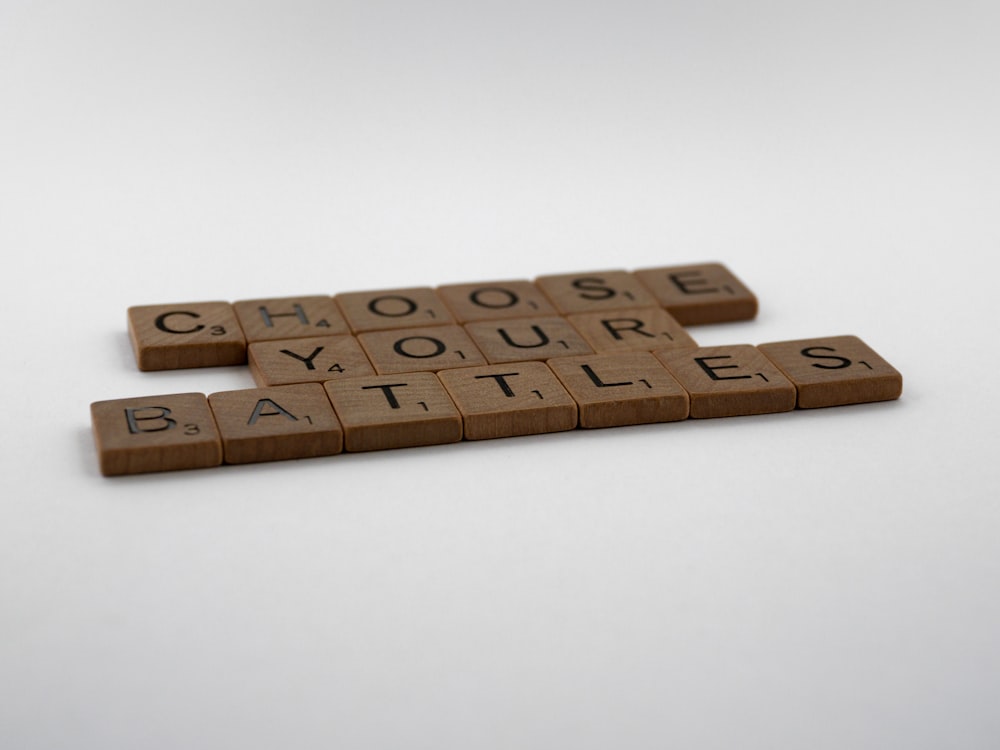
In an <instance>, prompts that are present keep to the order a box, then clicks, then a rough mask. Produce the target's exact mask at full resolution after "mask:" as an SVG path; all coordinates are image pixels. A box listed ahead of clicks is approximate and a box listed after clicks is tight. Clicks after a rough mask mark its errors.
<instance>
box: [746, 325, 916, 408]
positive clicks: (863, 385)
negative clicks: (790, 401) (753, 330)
mask: <svg viewBox="0 0 1000 750" xmlns="http://www.w3.org/2000/svg"><path fill="white" fill-rule="evenodd" d="M757 348H758V349H760V351H761V352H763V353H764V356H765V357H767V358H768V359H770V360H771V361H772V362H774V364H775V365H777V366H778V368H779V369H780V370H781V371H782V372H783V373H785V375H787V376H788V379H789V380H791V381H792V383H794V384H795V388H796V390H797V391H798V406H799V408H800V409H815V408H819V407H825V406H844V405H846V404H864V403H870V402H873V401H891V400H893V399H897V398H899V397H900V395H901V394H902V392H903V376H902V375H900V373H899V372H898V371H897V370H896V368H894V367H893V366H892V365H890V364H889V363H888V362H886V361H885V359H883V358H882V357H881V356H880V355H879V354H878V353H877V352H876V351H875V350H874V349H872V348H871V347H870V346H868V344H866V343H865V342H864V341H862V340H861V339H859V338H858V337H857V336H828V337H825V338H811V339H798V340H795V341H778V342H773V343H768V344H761V345H760V346H759V347H757Z"/></svg>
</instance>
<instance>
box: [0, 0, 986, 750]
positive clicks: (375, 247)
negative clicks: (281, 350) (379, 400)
mask: <svg viewBox="0 0 1000 750" xmlns="http://www.w3.org/2000/svg"><path fill="white" fill-rule="evenodd" d="M998 38H1000V11H998V7H997V5H996V3H995V2H993V0H984V1H983V2H965V1H963V0H957V1H956V0H949V2H920V1H919V0H918V1H916V2H895V1H891V2H876V3H872V2H854V1H851V0H848V1H847V2H836V3H834V2H781V1H780V0H775V1H774V2H756V3H750V2H736V1H735V0H734V1H732V2H725V1H720V2H697V3H696V2H689V3H684V4H681V3H671V2H660V3H653V2H648V3H643V2H617V3H598V2H516V1H515V2H502V3H501V2H489V3H476V2H465V3H462V2H424V3H420V2H412V3H402V2H401V3H387V2H372V1H371V0H368V1H364V2H362V1H360V0H359V1H358V2H315V3H308V2H281V3H278V2H256V3H253V2H250V3H239V2H221V1H220V2H205V1H204V0H201V1H199V2H193V1H190V2H169V3H166V2H164V3H136V2H111V1H109V0H98V1H97V2H91V3H75V2H38V1H36V0H32V1H31V2H27V1H22V0H2V2H0V247H2V253H3V258H4V261H3V262H4V266H3V269H4V270H3V279H4V282H5V284H4V289H5V294H4V298H3V305H2V309H3V340H4V348H3V361H2V370H0V372H2V375H0V377H2V383H0V384H2V387H3V416H4V418H3V422H2V425H3V427H2V429H3V443H2V452H0V483H2V484H0V486H2V499H0V745H2V746H3V747H5V748H12V749H16V750H29V749H34V748H101V749H103V750H107V749H109V748H187V749H190V748H223V747H239V748H243V749H248V748H250V749H252V748H278V747H281V748H401V747H405V748H434V749H435V750H440V749H441V748H546V749H547V750H548V749H551V748H562V747H565V748H574V749H575V750H578V749H581V748H609V747H621V748H664V747H685V748H689V747H690V748H740V749H741V750H743V749H746V748H786V747H787V748H801V747H809V748H838V749H839V748H848V747H849V748H903V747H905V748H908V750H912V749H913V748H947V747H955V748H958V747H960V748H966V749H967V748H996V747H998V746H1000V711H998V710H997V706H998V704H1000V600H998V590H1000V589H998V584H1000V544H998V539H1000V536H998V534H1000V509H998V507H997V501H998V495H1000V493H998V489H997V482H998V479H1000V476H998V469H997V465H998V459H997V447H998V444H1000V440H998V438H1000V429H998V427H997V425H998V418H1000V408H998V407H1000V398H998V395H997V392H998V388H997V382H996V378H997V377H998V372H1000V356H998V354H997V351H998V350H997V345H996V341H995V338H996V334H997V323H996V288H997V284H996V274H997V271H996V256H997V252H998V251H1000V226H998V207H1000V146H998V143H1000V138H998V133H1000V43H998ZM707 260H718V261H722V262H724V263H726V264H727V265H729V266H730V267H731V268H732V269H733V270H734V271H735V272H736V273H737V274H738V275H739V276H740V277H741V278H742V279H743V280H744V281H745V282H746V283H747V284H748V285H749V286H750V287H751V288H752V289H753V290H754V291H755V292H756V293H757V295H758V296H759V298H760V300H761V313H760V316H759V318H758V319H757V320H756V321H753V322H749V323H739V324H728V325H718V326H710V327H702V328H697V329H692V333H693V335H694V336H695V338H696V339H697V340H698V341H699V342H700V343H702V344H705V345H713V344H727V343H762V342H766V341H775V340H783V339H791V338H800V337H809V336H823V335H837V334H845V333H850V334H856V335H859V336H861V337H862V338H863V339H865V340H866V341H867V342H868V343H869V344H870V345H871V346H873V347H874V348H875V349H876V350H877V351H878V352H879V353H881V354H882V355H883V356H884V357H886V358H887V359H888V360H889V361H890V362H891V363H892V364H893V365H895V366H896V368H897V369H899V370H900V371H901V372H902V373H903V375H904V394H903V398H902V399H901V400H899V401H897V402H892V403H884V404H872V405H864V406H854V407H843V408H838V409H827V410H820V411H815V412H796V413H790V414H778V415H770V416H762V417H741V418H732V419H721V420H710V421H700V422H694V421H689V422H685V423H681V424H670V425H659V426H648V427H637V428H621V429H615V430H603V431H594V432H584V431H579V432H575V433H568V434H558V435H547V436H540V437H534V438H516V439H508V440H498V441H488V442H481V443H468V444H459V445H453V446H446V447H436V448H420V449H411V450H401V451H391V452H384V453H373V454H364V455H342V456H337V457H332V458H329V459H313V460H308V461H290V462H283V463H277V464H260V465H253V466H244V467H223V468H219V469H212V470H204V471H196V472H178V473H173V474H162V475H144V476H136V477H125V478H117V479H105V478H102V477H101V476H100V475H99V473H98V470H97V459H96V455H95V451H94V447H93V442H92V439H91V436H90V424H89V404H90V402H92V401H96V400H101V399H109V398H121V397H126V396H135V395H150V394H162V393H176V392H183V391H189V390H196V391H201V392H205V393H210V392H214V391H217V390H225V389H230V388H243V387H251V386H252V385H253V384H252V381H251V379H250V376H249V374H248V372H247V371H246V370H245V369H243V368H221V369H216V370H192V371H183V372H163V373H140V372H138V370H137V369H136V368H135V364H134V360H133V358H132V353H131V351H130V348H129V344H128V339H127V335H126V328H125V310H126V308H127V307H128V306H129V305H135V304H151V303H159V302H190V301H199V300H214V299H223V300H236V299H247V298H253V297H265V296H283V295H295V294H324V293H325V294H333V293H335V292H339V291H357V290H363V289H378V288H393V287H400V286H413V285H425V284H426V285H436V284H441V283H447V282H463V281H481V280H496V279H506V278H529V277H534V276H537V275H540V274H543V273H560V272H570V271H593V270H601V269H609V268H628V269H632V268H639V267H644V266H657V265H669V264H678V263H687V262H699V261H707Z"/></svg>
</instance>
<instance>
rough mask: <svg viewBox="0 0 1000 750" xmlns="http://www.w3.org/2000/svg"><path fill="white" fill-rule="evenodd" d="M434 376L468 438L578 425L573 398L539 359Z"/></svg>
mask: <svg viewBox="0 0 1000 750" xmlns="http://www.w3.org/2000/svg"><path fill="white" fill-rule="evenodd" d="M438 377H439V378H440V379H441V382H442V383H443V384H444V387H445V388H446V389H447V390H448V393H449V394H450V395H451V398H452V400H454V402H455V405H456V406H457V407H458V410H459V411H460V412H461V413H462V421H463V424H464V426H465V439H466V440H484V439H488V438H500V437H514V436H516V435H538V434H541V433H545V432H560V431H563V430H572V429H574V428H575V427H576V424H577V407H576V402H575V401H574V400H573V398H572V397H571V396H570V395H569V393H567V392H566V389H565V388H563V386H562V384H561V383H560V382H559V379H558V378H556V376H555V375H554V374H553V373H552V371H551V370H550V369H549V368H548V367H546V366H545V363H543V362H519V363H512V364H506V365H488V366H486V367H467V368H464V369H461V370H443V371H442V372H439V373H438Z"/></svg>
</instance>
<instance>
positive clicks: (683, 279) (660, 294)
mask: <svg viewBox="0 0 1000 750" xmlns="http://www.w3.org/2000/svg"><path fill="white" fill-rule="evenodd" d="M635 275H636V276H637V277H638V278H639V280H640V281H641V282H642V283H643V284H645V285H646V286H647V287H648V288H649V290H650V291H651V292H652V293H653V294H654V295H656V299H657V301H658V302H659V304H661V305H662V306H663V307H665V308H666V309H667V312H669V313H670V314H671V315H673V316H674V317H675V318H676V319H677V321H678V322H679V323H680V324H681V325H685V326H689V325H699V324H703V323H725V322H728V321H733V320H750V319H751V318H754V317H756V315H757V297H755V296H754V293H753V292H751V291H750V290H749V289H747V287H746V286H745V285H744V284H743V282H742V281H740V280H739V279H738V278H736V276H735V275H734V274H733V272H732V271H730V270H729V269H728V268H726V267H725V266H724V265H722V264H721V263H699V264H697V265H688V266H665V267H662V268H644V269H640V270H638V271H635Z"/></svg>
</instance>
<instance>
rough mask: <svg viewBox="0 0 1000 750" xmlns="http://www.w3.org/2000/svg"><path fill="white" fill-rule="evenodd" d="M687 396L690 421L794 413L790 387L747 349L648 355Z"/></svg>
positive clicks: (778, 372) (768, 363) (741, 346)
mask: <svg viewBox="0 0 1000 750" xmlns="http://www.w3.org/2000/svg"><path fill="white" fill-rule="evenodd" d="M654 354H655V355H656V357H657V358H658V359H659V360H660V361H661V362H663V364H664V365H665V366H666V368H667V369H668V370H670V373H671V374H672V375H673V376H674V377H675V378H677V380H678V382H680V384H681V385H682V386H684V389H685V390H686V391H687V392H688V394H689V395H690V396H691V417H692V418H694V419H701V418H707V417H735V416H740V415H744V414H770V413H772V412H781V411H791V410H792V409H794V408H795V386H794V385H792V383H791V381H789V380H788V378H786V377H785V376H784V375H783V374H782V373H781V370H779V369H778V368H777V367H776V366H775V365H774V363H772V362H771V360H769V359H768V358H767V357H765V356H764V355H763V354H761V353H760V352H759V351H758V350H757V349H756V347H753V346H749V345H747V344H737V345H733V346H710V347H702V348H699V349H668V350H665V351H657V352H654Z"/></svg>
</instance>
